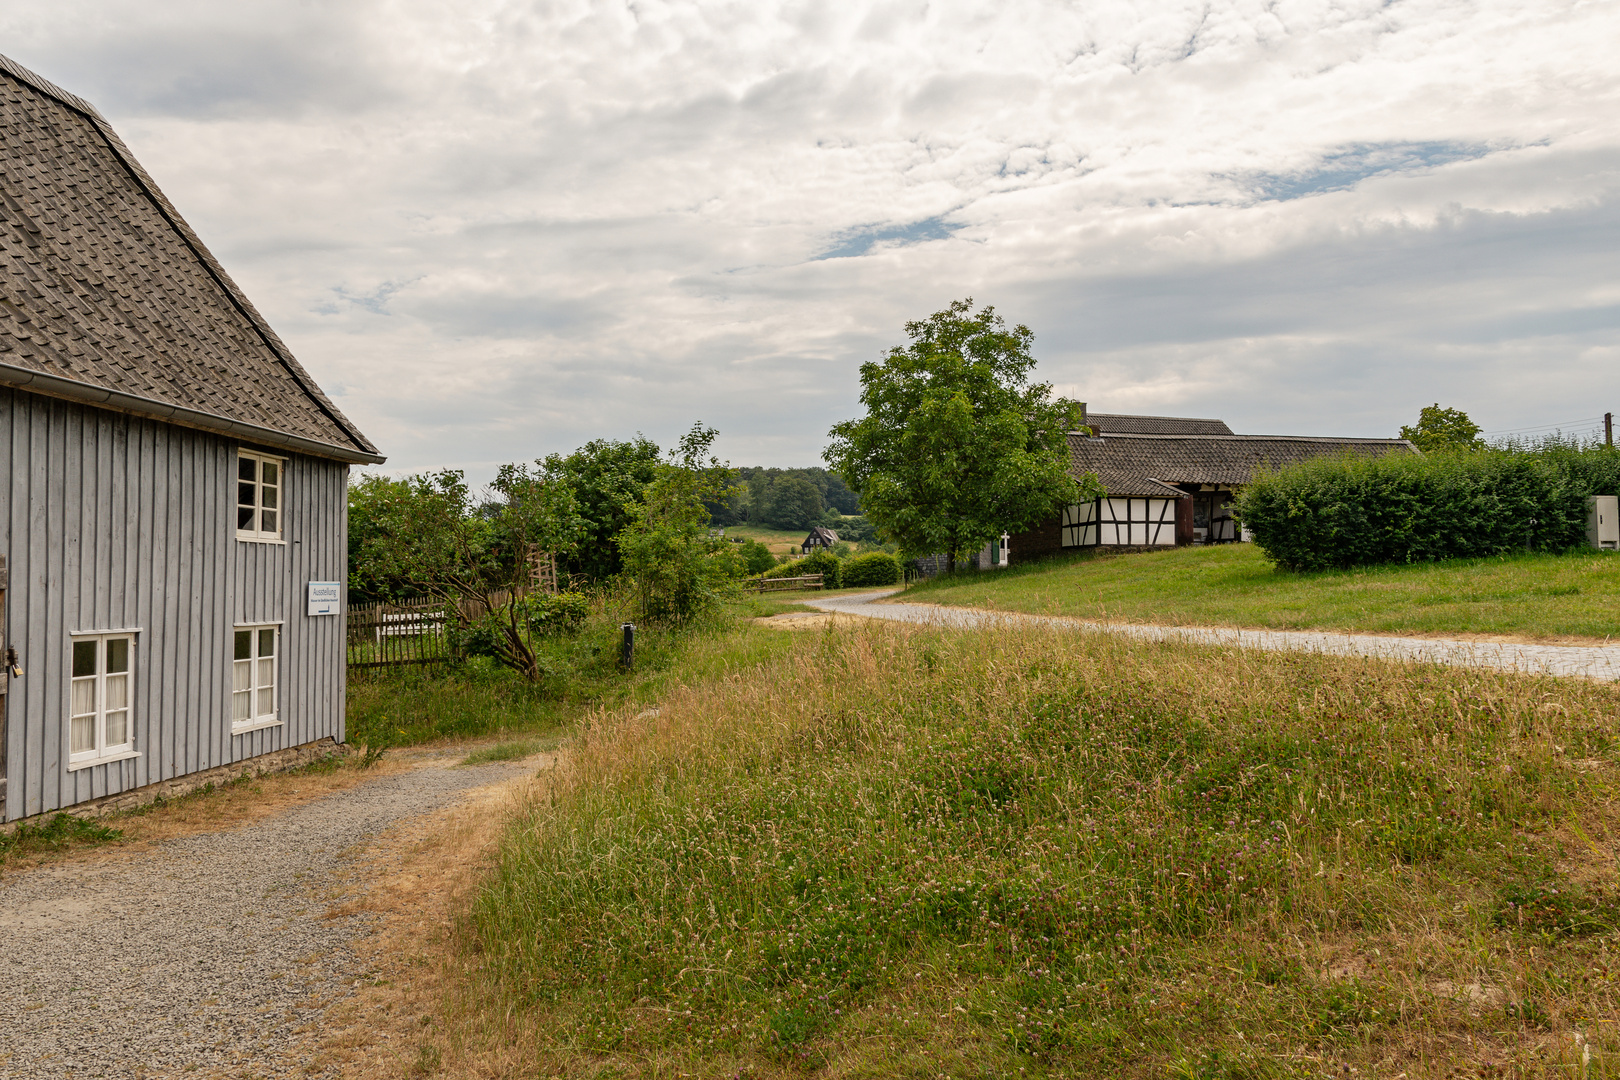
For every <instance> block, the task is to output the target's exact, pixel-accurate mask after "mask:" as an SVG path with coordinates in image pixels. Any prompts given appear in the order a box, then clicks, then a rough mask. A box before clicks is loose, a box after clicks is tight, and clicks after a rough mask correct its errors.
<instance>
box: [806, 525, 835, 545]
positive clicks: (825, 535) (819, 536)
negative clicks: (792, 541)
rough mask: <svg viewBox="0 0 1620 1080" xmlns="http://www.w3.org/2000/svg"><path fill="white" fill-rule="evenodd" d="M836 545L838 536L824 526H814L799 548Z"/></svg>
mask: <svg viewBox="0 0 1620 1080" xmlns="http://www.w3.org/2000/svg"><path fill="white" fill-rule="evenodd" d="M836 543H838V534H837V533H835V532H833V531H832V530H831V529H829V528H827V527H826V526H825V525H816V526H813V527H812V528H811V529H810V535H809V536H807V537H805V538H804V543H803V544H801V545H800V546H801V547H805V548H811V547H832V546H833V545H834V544H836Z"/></svg>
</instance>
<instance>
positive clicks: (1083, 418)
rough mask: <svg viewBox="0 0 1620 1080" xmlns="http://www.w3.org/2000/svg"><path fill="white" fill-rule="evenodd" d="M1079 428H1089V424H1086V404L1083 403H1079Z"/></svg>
mask: <svg viewBox="0 0 1620 1080" xmlns="http://www.w3.org/2000/svg"><path fill="white" fill-rule="evenodd" d="M1080 426H1081V427H1083V428H1089V427H1090V426H1091V425H1090V424H1088V423H1086V403H1085V402H1083V401H1082V402H1081V403H1080Z"/></svg>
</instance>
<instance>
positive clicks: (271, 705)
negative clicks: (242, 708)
mask: <svg viewBox="0 0 1620 1080" xmlns="http://www.w3.org/2000/svg"><path fill="white" fill-rule="evenodd" d="M275 711H276V692H275V690H274V689H272V688H271V687H268V686H267V687H265V688H264V689H263V690H260V691H259V711H258V713H257V714H256V715H258V716H261V717H266V718H268V717H269V716H271V715H272V714H274V713H275Z"/></svg>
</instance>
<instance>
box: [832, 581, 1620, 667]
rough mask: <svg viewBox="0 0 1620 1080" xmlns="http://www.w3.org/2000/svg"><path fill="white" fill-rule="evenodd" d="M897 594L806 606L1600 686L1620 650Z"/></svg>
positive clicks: (1617, 663)
mask: <svg viewBox="0 0 1620 1080" xmlns="http://www.w3.org/2000/svg"><path fill="white" fill-rule="evenodd" d="M898 591H899V590H898V589H886V590H884V591H882V592H871V593H853V594H850V595H848V596H839V597H835V598H829V599H826V600H806V601H803V603H804V604H805V606H807V607H813V608H817V609H819V610H821V611H839V612H844V613H846V614H850V615H863V616H866V617H868V618H873V619H891V620H895V621H899V622H912V623H924V624H930V625H934V626H946V627H964V628H965V627H973V626H983V625H986V624H990V623H1032V624H1036V625H1043V626H1056V627H1060V628H1065V629H1070V630H1089V631H1095V632H1101V633H1108V634H1121V635H1124V636H1126V637H1133V638H1137V639H1139V640H1142V641H1185V642H1188V643H1190V644H1194V645H1228V646H1234V647H1237V648H1244V649H1265V650H1268V651H1273V652H1276V651H1301V652H1320V653H1330V654H1333V655H1336V656H1367V657H1374V658H1377V659H1382V660H1412V661H1424V662H1427V663H1431V664H1454V665H1457V666H1460V667H1489V668H1497V669H1498V670H1501V671H1522V672H1526V673H1528V674H1532V675H1584V676H1586V677H1587V678H1591V679H1599V680H1602V681H1605V682H1614V681H1617V680H1620V645H1517V644H1507V643H1497V642H1493V641H1448V640H1444V639H1439V638H1416V637H1394V636H1391V635H1386V634H1351V633H1345V632H1343V631H1339V632H1334V631H1322V630H1239V629H1235V628H1232V627H1219V626H1143V625H1140V624H1136V623H1101V622H1089V621H1087V620H1084V619H1073V618H1068V617H1064V616H1057V615H1020V614H1014V613H1009V612H999V611H983V610H980V609H977V608H961V607H944V606H941V605H935V604H879V603H876V602H875V601H878V600H881V599H883V598H884V597H886V596H893V595H894V594H895V593H896V592H898Z"/></svg>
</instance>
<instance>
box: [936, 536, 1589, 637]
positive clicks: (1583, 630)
mask: <svg viewBox="0 0 1620 1080" xmlns="http://www.w3.org/2000/svg"><path fill="white" fill-rule="evenodd" d="M906 599H908V600H918V601H923V602H929V603H938V604H955V605H962V606H968V607H985V608H993V609H997V610H1002V611H1020V612H1030V613H1036V614H1052V615H1072V616H1077V617H1081V618H1087V619H1103V620H1114V621H1120V622H1142V623H1159V624H1167V625H1176V626H1186V625H1191V626H1243V627H1258V628H1263V629H1276V630H1306V629H1335V630H1361V631H1367V632H1374V633H1394V634H1438V635H1447V634H1487V635H1511V636H1517V637H1523V638H1528V639H1533V640H1545V641H1557V640H1560V639H1580V640H1585V641H1604V640H1610V639H1613V638H1616V637H1620V556H1616V555H1614V554H1612V553H1611V554H1604V553H1602V552H1597V551H1590V552H1577V553H1573V554H1566V555H1529V554H1526V555H1515V556H1511V557H1504V558H1491V559H1468V560H1455V561H1450V562H1438V563H1416V564H1410V565H1396V566H1378V567H1366V568H1360V569H1355V570H1334V571H1318V572H1311V573H1295V572H1291V571H1285V570H1278V569H1276V568H1274V567H1273V566H1272V565H1271V564H1270V563H1268V562H1267V561H1266V559H1265V556H1264V555H1262V554H1261V552H1260V549H1259V548H1258V547H1256V546H1255V545H1253V544H1226V545H1218V546H1211V547H1185V548H1173V549H1167V550H1165V551H1158V552H1147V553H1132V554H1124V555H1116V554H1102V553H1096V554H1093V553H1086V554H1081V555H1070V556H1061V557H1058V558H1053V559H1048V560H1042V561H1038V562H1032V563H1028V564H1026V565H1023V566H1013V567H1011V568H1009V569H1007V570H999V571H994V572H987V573H978V572H974V571H965V572H959V573H957V574H955V575H952V576H949V577H945V576H941V577H938V578H933V579H927V580H924V581H922V582H919V583H917V584H916V585H913V586H912V587H911V588H910V589H908V590H907V592H906Z"/></svg>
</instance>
